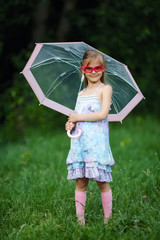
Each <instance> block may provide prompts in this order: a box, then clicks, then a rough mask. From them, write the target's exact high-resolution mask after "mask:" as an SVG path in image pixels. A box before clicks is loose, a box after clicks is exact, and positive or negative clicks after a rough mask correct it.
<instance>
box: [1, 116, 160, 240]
mask: <svg viewBox="0 0 160 240" xmlns="http://www.w3.org/2000/svg"><path fill="white" fill-rule="evenodd" d="M146 129H147V131H146ZM159 134H160V131H159V122H158V120H156V119H155V118H151V117H147V118H142V117H140V116H138V117H136V118H135V119H132V118H128V119H127V120H125V121H124V122H123V124H122V125H121V124H120V123H117V124H114V123H113V124H110V144H111V148H112V153H113V156H114V159H115V161H116V165H115V166H113V167H112V176H113V182H112V183H111V184H110V186H111V188H112V193H113V214H112V218H111V219H110V220H109V224H108V226H107V227H105V226H104V225H103V209H102V204H101V198H100V191H99V189H98V187H97V185H96V183H95V182H90V183H89V186H88V188H87V202H86V209H85V217H86V226H85V227H84V228H83V227H82V228H80V227H79V226H78V225H77V220H76V214H75V201H74V190H75V182H74V181H67V180H66V177H67V166H66V163H65V159H66V157H67V153H68V150H69V139H68V137H67V136H66V133H65V132H60V131H59V132H57V133H53V132H48V131H47V132H46V134H42V133H41V131H40V130H37V131H36V129H32V132H28V133H27V134H26V136H25V138H22V139H21V141H18V142H17V143H14V144H13V143H12V144H11V143H8V144H6V145H3V146H2V148H1V155H0V161H1V168H0V188H1V191H0V207H1V211H0V218H1V221H0V239H17V240H20V239H23V240H25V239H34V240H36V239H45V240H47V239H48V240H50V239H59V240H61V239H75V240H77V239H79V240H80V239H89V240H94V239H99V240H101V239H123V240H128V239H145V240H150V239H153V240H156V239H159V234H160V232H159V224H160V219H159V211H160V204H159V191H160V179H159V171H160V158H159V157H160V156H159V143H158V142H157V137H158V136H159ZM142 139H143V141H142Z"/></svg>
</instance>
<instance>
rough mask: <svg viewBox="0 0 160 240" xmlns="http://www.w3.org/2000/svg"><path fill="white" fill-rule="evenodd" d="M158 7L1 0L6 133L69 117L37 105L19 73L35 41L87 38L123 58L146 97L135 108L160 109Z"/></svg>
mask: <svg viewBox="0 0 160 240" xmlns="http://www.w3.org/2000/svg"><path fill="white" fill-rule="evenodd" d="M159 8H160V1H158V0H154V1H149V0H135V1H131V0H121V1H115V0H102V1H98V0H95V1H91V0H88V1H84V0H81V1H78V0H68V1H64V0H60V1H55V0H53V1H51V0H39V1H38V0H34V1H31V0H28V1H26V0H8V1H5V0H1V1H0V33H1V37H0V55H1V58H0V61H1V62H0V65H1V71H0V80H1V84H0V94H1V101H0V107H1V111H0V122H1V127H2V131H1V132H2V133H1V134H2V135H3V139H4V140H10V139H15V138H18V137H19V136H22V135H24V132H25V129H26V128H27V127H30V126H35V125H36V126H39V127H42V128H43V127H44V125H45V124H47V125H48V124H49V125H50V126H51V127H54V126H55V124H56V126H59V127H61V125H62V123H64V122H65V121H66V118H64V117H63V116H62V115H59V114H58V113H56V112H54V111H52V110H50V109H47V108H45V107H43V106H41V107H38V100H37V99H36V97H35V96H34V94H33V92H32V90H31V88H30V87H29V85H28V83H27V81H26V80H25V79H24V77H23V76H22V75H21V74H20V72H21V71H22V69H23V68H24V66H25V64H26V62H27V60H28V59H29V57H30V55H31V53H32V51H33V49H34V46H35V43H36V42H63V41H84V42H86V43H88V44H90V45H92V46H93V47H95V48H98V49H99V50H101V51H104V52H105V53H106V54H108V55H110V56H112V57H113V58H116V59H117V60H119V61H121V62H123V63H125V64H126V65H128V67H129V69H130V71H131V73H132V75H133V77H134V78H135V80H136V82H137V84H138V85H139V87H140V89H141V91H142V93H143V95H144V96H145V98H146V100H143V101H142V102H141V103H140V104H139V105H138V106H137V107H136V108H135V109H134V111H133V113H131V114H133V115H134V114H137V113H139V114H142V115H145V114H146V115H148V114H152V115H158V114H159V111H158V110H159V101H160V100H159V99H160V88H159V60H160V47H159V39H160V14H159ZM57 118H58V119H59V121H57V122H56V119H57ZM53 119H54V121H53Z"/></svg>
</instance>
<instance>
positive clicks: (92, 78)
mask: <svg viewBox="0 0 160 240" xmlns="http://www.w3.org/2000/svg"><path fill="white" fill-rule="evenodd" d="M98 65H102V63H101V62H100V61H99V59H92V60H91V61H89V64H87V65H84V66H88V67H96V66H98ZM82 72H83V73H84V74H85V76H86V78H87V80H88V82H90V83H96V82H99V81H100V79H101V77H102V74H103V72H104V70H102V71H101V72H95V71H94V70H93V71H92V72H91V73H86V72H84V71H83V70H82Z"/></svg>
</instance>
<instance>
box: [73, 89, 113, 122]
mask: <svg viewBox="0 0 160 240" xmlns="http://www.w3.org/2000/svg"><path fill="white" fill-rule="evenodd" d="M111 98H112V87H111V86H110V85H106V86H104V87H103V88H102V101H101V110H100V111H98V112H94V113H88V114H76V113H71V114H70V115H69V118H68V120H69V121H71V122H79V121H91V122H92V121H101V120H105V119H106V117H107V115H108V113H109V110H110V105H111Z"/></svg>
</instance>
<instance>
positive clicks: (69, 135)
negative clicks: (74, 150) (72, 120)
mask: <svg viewBox="0 0 160 240" xmlns="http://www.w3.org/2000/svg"><path fill="white" fill-rule="evenodd" d="M81 133H82V130H81V129H78V133H77V134H76V135H72V134H71V131H70V130H68V131H67V135H68V137H70V138H78V137H80V135H81Z"/></svg>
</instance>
